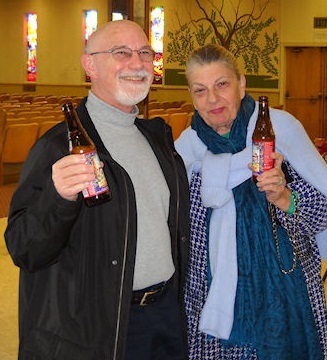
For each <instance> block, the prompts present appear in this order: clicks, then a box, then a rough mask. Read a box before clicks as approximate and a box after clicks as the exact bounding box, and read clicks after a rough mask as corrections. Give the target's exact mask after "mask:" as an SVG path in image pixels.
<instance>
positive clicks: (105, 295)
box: [5, 20, 189, 360]
mask: <svg viewBox="0 0 327 360" xmlns="http://www.w3.org/2000/svg"><path fill="white" fill-rule="evenodd" d="M153 59H154V52H153V50H152V49H151V48H150V46H149V44H148V39H147V37H146V35H145V34H144V32H143V30H142V29H141V28H140V27H139V26H138V25H137V24H136V23H134V22H131V21H127V20H122V21H117V22H116V21H115V22H109V23H107V24H105V25H104V26H102V27H101V28H99V30H98V31H97V32H95V33H93V34H92V36H91V37H90V39H89V42H88V45H87V47H86V52H85V54H83V55H82V64H83V67H84V69H85V71H86V72H87V73H88V74H89V76H90V78H91V80H92V86H91V90H90V93H89V95H88V97H87V98H85V99H84V100H83V101H82V102H81V104H80V105H79V106H78V108H77V113H78V115H79V117H80V119H81V122H82V124H83V126H84V128H85V129H86V131H87V133H88V134H89V136H90V137H91V138H92V140H93V141H94V143H95V145H96V147H97V151H98V154H99V157H100V160H101V161H102V162H103V164H104V167H103V169H104V172H105V176H106V178H107V181H108V184H109V188H110V192H111V199H110V200H109V201H108V202H105V203H103V204H101V205H98V206H94V207H87V206H86V205H85V203H84V200H83V198H82V196H81V191H82V190H83V189H84V188H86V187H87V186H88V184H89V182H91V181H92V180H93V179H94V170H93V167H92V166H91V165H87V164H85V158H84V155H70V154H69V145H68V139H67V127H66V124H65V123H61V124H59V125H58V126H56V127H55V128H53V129H52V130H50V131H49V132H48V133H46V134H45V136H44V137H43V138H41V139H40V140H39V141H38V142H37V143H36V145H35V146H34V148H33V149H32V150H31V152H30V154H29V157H28V159H27V161H26V164H25V167H24V170H23V172H22V175H21V178H20V182H19V186H18V189H17V191H16V193H15V194H14V196H13V199H12V203H11V209H10V214H9V220H8V228H7V230H6V233H5V239H6V243H7V246H8V249H9V252H10V254H11V256H12V258H13V261H14V263H15V264H16V265H17V266H19V267H20V268H21V275H20V300H19V301H20V304H19V307H20V308H19V317H20V319H19V326H20V330H19V335H20V346H19V359H20V360H54V359H55V360H105V359H106V360H108V359H110V360H111V359H119V360H120V359H128V360H130V359H133V360H137V359H142V360H146V359H162V360H169V359H174V360H175V359H185V358H186V355H185V354H186V350H185V345H184V344H185V342H184V341H183V340H184V337H185V332H184V329H185V328H184V321H183V320H184V315H183V312H184V310H183V308H182V305H181V304H182V290H181V284H182V282H183V277H184V270H185V265H186V262H187V252H188V237H189V234H188V231H189V230H188V229H189V227H188V215H189V208H188V207H189V205H188V204H189V203H188V201H189V199H188V183H187V177H186V174H185V170H184V166H183V162H182V160H181V158H180V157H179V156H178V155H177V153H176V151H175V149H174V146H173V141H172V136H171V131H170V128H169V127H168V126H167V125H165V123H164V122H163V121H162V120H160V119H156V120H151V121H150V120H140V119H137V118H136V116H137V114H138V109H137V107H136V105H135V104H137V103H138V102H140V101H141V100H143V99H144V98H145V97H146V95H147V93H148V91H149V87H150V84H151V82H152V77H153Z"/></svg>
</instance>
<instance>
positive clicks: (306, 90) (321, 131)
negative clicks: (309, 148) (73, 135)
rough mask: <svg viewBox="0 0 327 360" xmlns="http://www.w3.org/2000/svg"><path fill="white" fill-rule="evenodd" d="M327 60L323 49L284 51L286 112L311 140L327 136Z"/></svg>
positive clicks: (291, 48)
mask: <svg viewBox="0 0 327 360" xmlns="http://www.w3.org/2000/svg"><path fill="white" fill-rule="evenodd" d="M326 59H327V51H326V48H319V47H287V48H286V92H285V110H286V111H288V112H290V113H291V114H293V115H294V116H295V117H296V118H297V119H299V120H300V121H301V122H302V124H303V126H304V128H305V129H306V131H307V133H308V134H309V136H310V138H311V139H312V140H313V139H314V138H316V137H327V133H326V130H327V126H326V123H327V119H326V114H327V112H326V108H327V107H326V102H327V98H326V94H327V84H326V72H327V69H326V67H327V60H326Z"/></svg>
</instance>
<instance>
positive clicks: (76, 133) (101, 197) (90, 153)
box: [62, 102, 111, 206]
mask: <svg viewBox="0 0 327 360" xmlns="http://www.w3.org/2000/svg"><path fill="white" fill-rule="evenodd" d="M62 111H63V113H64V114H65V119H66V122H67V125H68V130H69V147H70V152H71V154H84V155H85V157H86V162H87V163H88V164H92V165H93V167H94V173H95V179H94V180H93V182H92V184H91V185H90V186H89V187H87V188H86V189H84V190H83V191H82V193H83V196H84V199H85V202H86V205H87V206H94V205H99V204H102V203H103V202H105V201H107V200H109V199H110V197H111V196H110V190H109V187H108V184H107V180H106V178H105V175H104V172H103V169H102V167H101V163H100V159H99V156H98V154H97V151H96V148H95V145H94V143H93V141H92V140H91V139H90V137H89V136H88V134H87V132H86V131H85V129H84V128H83V126H82V124H81V121H80V119H79V118H78V115H77V113H76V111H75V109H74V106H73V104H72V103H71V102H68V103H65V104H63V106H62Z"/></svg>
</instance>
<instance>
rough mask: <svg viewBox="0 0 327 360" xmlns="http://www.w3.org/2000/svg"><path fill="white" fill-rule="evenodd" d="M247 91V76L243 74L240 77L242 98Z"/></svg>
mask: <svg viewBox="0 0 327 360" xmlns="http://www.w3.org/2000/svg"><path fill="white" fill-rule="evenodd" d="M245 91H246V78H245V76H244V75H241V78H240V93H241V99H243V98H244V96H245Z"/></svg>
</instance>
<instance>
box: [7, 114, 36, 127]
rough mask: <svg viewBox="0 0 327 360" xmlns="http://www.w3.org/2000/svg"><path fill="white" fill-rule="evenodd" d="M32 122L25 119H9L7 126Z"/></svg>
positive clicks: (17, 117)
mask: <svg viewBox="0 0 327 360" xmlns="http://www.w3.org/2000/svg"><path fill="white" fill-rule="evenodd" d="M29 122H30V121H29V120H28V119H27V118H25V117H20V116H16V117H13V118H12V117H10V118H9V117H7V124H6V125H8V126H9V125H15V124H28V123H29Z"/></svg>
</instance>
